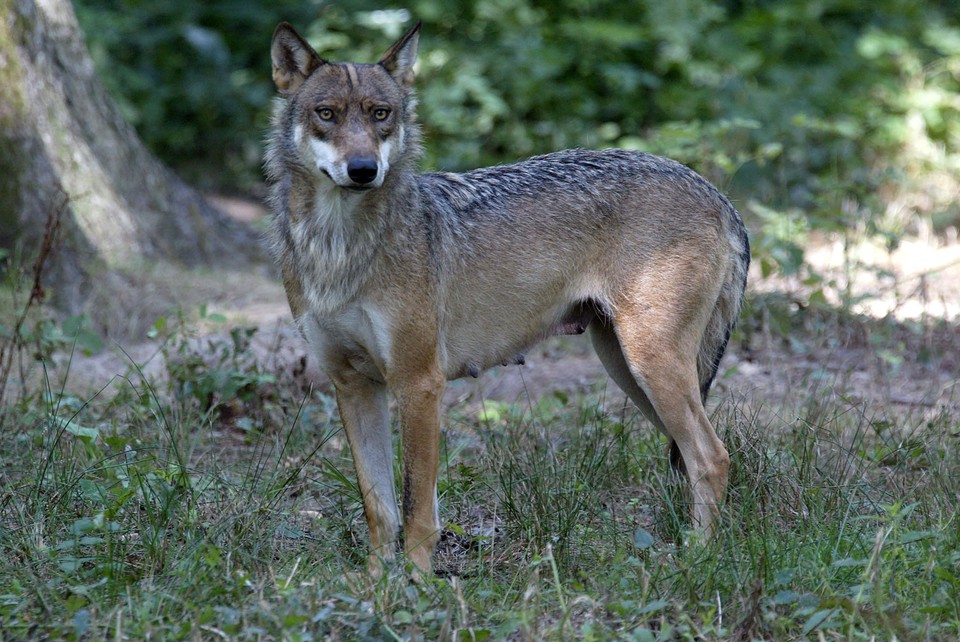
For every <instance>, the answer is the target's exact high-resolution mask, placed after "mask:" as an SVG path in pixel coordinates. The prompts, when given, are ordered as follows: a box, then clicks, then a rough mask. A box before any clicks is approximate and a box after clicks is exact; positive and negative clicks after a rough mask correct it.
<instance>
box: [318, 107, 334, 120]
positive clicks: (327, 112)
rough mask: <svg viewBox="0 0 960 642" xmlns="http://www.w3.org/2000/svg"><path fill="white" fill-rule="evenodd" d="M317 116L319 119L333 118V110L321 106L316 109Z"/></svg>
mask: <svg viewBox="0 0 960 642" xmlns="http://www.w3.org/2000/svg"><path fill="white" fill-rule="evenodd" d="M317 116H319V117H320V120H333V110H332V109H330V108H329V107H321V108H320V109H318V110H317Z"/></svg>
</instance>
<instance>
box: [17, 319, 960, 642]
mask: <svg viewBox="0 0 960 642" xmlns="http://www.w3.org/2000/svg"><path fill="white" fill-rule="evenodd" d="M245 339H249V334H247V333H239V334H238V333H234V334H233V335H231V338H230V339H224V340H223V341H222V342H221V343H217V344H209V343H208V344H206V348H205V350H207V352H208V354H207V361H206V363H207V364H208V365H206V366H205V365H204V362H203V361H202V360H198V359H197V357H198V355H197V354H196V353H195V352H191V351H190V350H189V349H188V348H187V347H185V346H186V344H185V343H184V342H183V341H182V340H181V339H179V338H177V337H173V338H172V339H171V341H170V342H168V344H167V348H166V350H167V354H168V355H169V356H172V357H174V358H173V359H172V362H174V363H175V364H176V365H173V366H171V367H170V369H169V373H168V374H169V375H170V379H169V382H168V383H166V384H164V385H163V387H162V389H161V388H158V386H156V385H150V384H148V383H146V382H144V381H143V380H142V378H141V377H140V376H139V375H138V372H137V370H136V368H132V369H131V372H130V373H129V376H128V377H127V378H126V379H121V380H118V381H116V382H113V385H112V387H111V392H110V393H109V395H108V394H107V393H106V392H104V393H102V394H98V395H94V396H91V397H90V398H77V397H75V396H72V395H71V394H70V392H69V391H63V390H59V389H58V388H57V384H56V382H54V381H49V382H48V383H47V385H46V386H45V387H44V389H43V390H42V391H37V392H35V393H34V394H32V395H27V396H26V397H25V398H23V399H21V400H19V401H18V402H17V403H16V405H12V406H9V407H8V408H6V412H5V413H4V419H3V421H4V428H3V431H2V433H0V471H2V477H0V550H2V551H3V555H2V557H0V631H2V637H3V639H5V640H7V639H9V640H15V639H76V640H80V639H105V638H110V639H137V640H139V639H237V640H247V639H252V640H268V639H283V640H310V639H313V640H316V639H328V638H329V639H374V640H382V639H387V640H389V639H446V640H482V639H491V640H494V639H521V640H522V639H531V640H539V639H550V640H570V639H583V640H605V639H618V640H727V639H734V640H752V639H764V640H796V639H800V640H802V639H809V640H823V639H825V640H893V639H897V640H954V639H957V638H958V637H960V517H958V512H957V508H956V506H957V502H958V499H960V453H958V446H960V440H958V439H957V434H958V431H960V417H958V416H957V415H956V414H952V413H951V412H949V411H948V410H943V411H941V412H940V413H939V414H934V415H930V416H925V417H922V416H921V415H920V414H919V413H913V414H910V413H907V414H906V415H904V414H900V415H894V414H892V413H886V412H885V413H883V414H877V415H876V416H874V415H872V414H871V412H875V411H871V410H869V409H868V408H867V407H865V406H862V405H858V404H856V403H853V402H850V401H845V400H844V399H843V398H842V397H838V396H835V395H832V394H830V391H829V390H827V389H823V388H811V389H808V390H798V391H796V392H795V394H794V396H793V401H791V402H790V403H789V404H784V405H783V406H782V407H775V408H771V407H768V406H765V405H763V400H762V399H735V398H728V399H723V400H721V402H720V404H719V406H715V408H716V410H715V411H714V414H713V418H714V421H715V424H716V426H717V427H718V431H719V432H720V434H721V437H722V438H723V439H724V441H725V442H726V443H727V445H728V448H729V450H730V452H731V464H732V468H731V487H730V495H729V498H728V501H727V503H726V505H725V507H724V510H723V514H722V525H721V527H720V529H719V534H718V536H717V537H716V538H714V539H712V540H709V541H700V540H698V538H697V537H696V535H695V534H693V533H691V532H690V531H689V530H688V526H689V523H688V519H687V514H688V510H687V506H686V501H687V498H686V493H685V490H684V484H683V483H682V482H681V481H678V480H677V479H675V478H674V476H673V474H672V473H670V472H669V466H668V462H667V458H666V450H665V444H664V441H663V439H662V438H661V437H660V436H659V435H657V434H656V433H655V432H654V431H652V429H651V428H650V426H649V425H648V424H646V423H645V422H644V421H642V420H640V419H638V418H637V416H636V414H635V413H634V412H633V411H632V410H631V409H630V408H629V407H627V408H623V407H619V406H617V405H616V404H614V403H612V402H609V401H607V402H606V403H602V402H603V401H604V399H603V397H602V396H596V395H593V396H587V397H584V398H577V399H570V398H567V397H565V396H563V395H554V396H548V397H546V398H544V399H535V400H530V401H529V403H526V404H524V405H522V406H507V405H502V404H492V405H488V406H487V408H486V410H485V411H484V412H483V413H481V415H480V416H471V415H469V414H464V412H463V411H459V412H458V411H454V412H451V413H450V416H449V421H448V428H447V429H446V430H445V434H444V445H443V450H442V453H443V458H442V459H443V461H442V466H441V468H442V470H441V479H440V493H441V520H442V521H444V522H445V523H446V524H447V529H446V532H445V534H444V538H443V540H442V542H441V544H440V547H439V550H438V553H437V571H438V574H437V577H436V578H433V579H429V580H426V581H424V582H422V583H420V584H413V583H410V582H408V581H407V580H406V579H405V575H404V574H403V572H402V570H400V569H398V570H397V571H396V572H395V573H393V574H392V575H391V576H389V577H387V578H385V579H383V580H381V581H379V582H377V583H371V582H370V580H369V579H368V578H366V577H365V576H364V574H363V568H364V566H365V563H364V560H365V555H366V551H365V539H366V526H365V523H364V520H363V517H362V508H361V503H360V498H359V495H358V490H357V487H356V484H355V481H354V477H353V472H352V465H351V461H350V456H349V451H348V449H347V448H346V447H345V445H344V444H345V440H344V438H343V436H342V432H341V431H340V428H339V424H338V423H337V421H336V418H335V416H334V413H333V404H332V401H331V400H330V399H329V397H327V396H326V395H324V394H322V393H319V392H309V393H303V392H302V391H301V390H300V389H299V388H298V387H296V386H295V385H292V384H291V382H289V381H286V380H284V379H283V378H282V377H281V376H279V375H278V376H277V377H273V376H269V375H270V374H271V373H265V372H262V371H261V370H260V369H259V367H258V366H256V365H255V364H251V363H250V362H249V361H248V360H245V359H244V358H242V357H243V353H244V351H245V350H246V347H247V343H246V341H245ZM278 379H279V380H278ZM197 382H202V383H203V387H202V388H198V386H197ZM103 383H104V384H107V383H109V382H103ZM191 383H192V384H194V385H189V384H191ZM397 477H398V479H399V477H400V475H399V471H397Z"/></svg>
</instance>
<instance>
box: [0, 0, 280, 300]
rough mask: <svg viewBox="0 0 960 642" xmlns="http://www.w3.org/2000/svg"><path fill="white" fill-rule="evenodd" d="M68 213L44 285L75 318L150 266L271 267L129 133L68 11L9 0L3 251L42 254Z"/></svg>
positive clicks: (0, 221)
mask: <svg viewBox="0 0 960 642" xmlns="http://www.w3.org/2000/svg"><path fill="white" fill-rule="evenodd" d="M63 203H66V206H65V207H64V208H63V210H62V211H63V216H62V220H61V224H60V234H59V237H60V238H59V244H58V247H57V249H56V251H55V252H54V253H53V255H52V265H51V266H50V269H49V271H48V272H47V275H46V286H47V288H48V289H49V290H50V291H51V292H52V293H53V295H54V299H53V300H54V303H55V304H56V305H57V306H58V307H60V308H62V309H64V310H67V311H70V312H77V311H79V310H83V309H89V307H90V294H89V293H90V292H91V290H93V289H96V288H92V287H91V286H92V285H94V284H96V285H98V286H103V285H106V286H107V291H109V290H111V289H113V288H117V287H123V285H124V280H125V278H126V279H127V280H129V278H128V277H129V275H131V274H135V273H136V271H137V270H138V269H139V268H140V267H142V266H143V265H145V264H150V263H151V262H155V261H162V260H173V261H176V262H178V263H181V264H183V265H187V266H193V265H227V266H239V265H241V264H244V263H246V262H248V261H249V260H251V259H256V260H259V259H262V258H263V257H264V252H263V250H262V249H261V248H260V244H259V242H258V238H257V235H256V234H255V233H254V232H253V231H252V230H250V229H248V228H246V227H244V226H242V225H241V224H239V223H236V222H234V221H232V220H231V219H229V218H228V217H226V216H225V215H224V214H222V213H221V212H220V211H218V210H216V209H215V208H213V207H212V206H211V205H209V204H208V203H207V202H206V201H205V200H204V199H203V198H202V197H201V196H200V195H199V194H198V193H196V192H195V191H194V190H192V189H191V188H190V187H188V186H187V185H186V184H185V183H183V182H182V181H181V180H180V179H178V178H177V177H176V176H175V175H174V174H173V173H172V172H171V171H170V170H168V169H167V168H166V167H165V166H163V165H162V164H161V163H160V162H159V161H157V160H156V159H155V158H154V157H153V156H152V155H151V154H150V152H148V151H147V149H146V148H145V147H144V145H143V144H142V143H141V141H140V139H139V138H138V137H137V135H136V133H135V131H134V130H133V128H132V127H130V126H129V125H128V124H127V123H126V122H124V120H123V118H122V117H121V115H120V113H119V110H118V109H117V108H116V107H115V106H114V104H113V102H112V101H111V100H110V97H109V96H108V94H107V92H106V90H105V88H104V87H103V85H101V83H100V81H99V80H98V78H97V76H96V73H95V71H94V66H93V62H92V60H91V58H90V56H89V54H88V52H87V50H86V45H85V43H84V39H83V35H82V33H81V31H80V28H79V26H78V24H77V20H76V16H75V14H74V12H73V8H72V6H71V5H70V3H69V0H0V247H6V248H10V247H12V246H13V245H14V244H15V243H17V242H23V244H24V246H26V247H36V246H37V244H38V243H39V242H40V239H41V237H42V235H43V230H44V224H45V222H46V220H47V218H48V216H49V215H50V214H51V213H53V212H56V211H58V209H60V208H61V206H62V205H63ZM124 275H126V277H125V276H124ZM101 289H102V288H101Z"/></svg>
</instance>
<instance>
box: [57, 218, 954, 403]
mask: <svg viewBox="0 0 960 642" xmlns="http://www.w3.org/2000/svg"><path fill="white" fill-rule="evenodd" d="M218 205H219V206H221V207H224V208H225V209H230V210H231V211H236V212H238V216H240V217H242V218H244V219H246V220H255V219H258V218H260V217H261V216H262V215H263V208H262V206H260V205H258V204H251V203H243V202H235V201H231V200H223V199H221V201H218ZM808 256H809V258H810V260H811V262H812V263H813V264H814V266H815V269H816V270H817V271H818V272H820V273H821V274H824V275H826V276H827V277H828V282H830V283H832V284H833V285H832V286H831V287H828V288H827V289H826V296H827V298H828V300H833V301H839V300H840V298H841V295H842V294H843V293H844V291H845V292H846V294H847V295H848V296H850V295H852V296H853V298H854V299H855V300H856V301H857V302H856V303H855V304H854V305H853V306H852V309H853V311H854V312H856V313H858V314H859V315H863V316H861V317H858V319H857V320H856V321H855V322H852V321H851V322H844V321H842V320H833V321H823V322H819V321H817V320H816V319H814V321H813V322H801V323H799V324H796V323H795V324H794V326H795V329H794V330H789V331H787V332H786V333H785V332H784V331H783V329H782V328H780V329H779V330H777V331H772V330H771V327H770V319H769V318H768V317H769V311H768V310H766V309H764V310H761V311H760V312H759V313H755V314H754V316H759V317H760V318H751V319H744V320H743V321H742V326H743V325H745V326H746V327H745V331H742V332H741V335H743V336H744V337H745V338H744V339H742V340H740V341H734V342H732V343H731V346H730V348H729V350H728V352H727V356H726V357H725V359H724V361H723V363H722V366H721V370H720V376H719V377H718V379H717V383H716V386H715V389H714V393H713V395H712V397H713V399H723V398H728V399H729V398H735V399H741V400H742V399H747V400H755V401H757V402H758V403H760V404H762V405H765V406H768V407H783V406H784V404H786V406H787V407H789V406H791V405H793V403H792V402H795V401H797V400H798V396H799V395H800V394H801V391H804V392H803V394H804V395H806V394H809V392H808V391H809V390H810V389H814V390H820V391H823V394H831V395H837V396H841V397H843V398H846V399H849V400H850V401H851V402H855V403H863V404H869V405H876V406H877V407H885V408H890V407H893V408H900V409H902V410H904V411H910V410H913V409H921V410H923V411H924V412H937V411H938V409H939V408H942V407H944V406H947V407H950V408H957V407H960V356H958V355H960V338H958V330H957V325H956V323H957V321H958V320H960V244H957V243H956V242H955V241H954V242H951V243H946V244H944V243H938V242H936V241H927V242H922V241H919V240H912V241H905V242H903V243H901V244H900V246H899V247H898V248H897V249H896V250H895V251H892V252H891V251H887V250H884V249H882V248H879V247H877V246H873V245H870V244H862V245H860V246H857V247H855V248H853V249H851V248H849V247H847V248H844V247H843V246H842V245H840V244H837V243H832V242H822V243H820V244H818V246H817V247H815V248H812V249H810V250H809V252H808ZM161 274H162V278H163V281H164V283H163V288H164V290H165V291H169V292H168V295H167V296H168V297H169V298H170V299H172V300H176V301H178V302H179V303H180V305H181V307H182V308H183V309H184V310H187V311H195V310H196V309H198V308H199V307H200V306H201V305H205V306H206V307H207V310H208V313H216V314H220V315H223V316H224V317H226V318H227V319H228V325H230V326H237V325H249V326H256V327H258V328H259V332H258V333H257V334H256V336H255V337H254V340H253V343H252V345H251V350H252V354H253V358H254V359H256V361H257V362H259V364H260V365H261V367H262V368H264V369H266V370H268V371H275V372H277V373H278V374H283V375H285V376H289V377H292V378H294V379H297V380H299V381H301V382H302V383H303V385H304V389H306V388H307V387H308V386H309V385H310V383H311V382H312V383H313V384H315V385H316V386H317V387H319V388H321V389H329V388H330V384H329V382H328V381H327V379H326V377H325V376H324V375H323V374H322V373H321V372H320V371H319V370H318V369H317V366H316V361H315V359H314V358H313V357H312V356H311V355H310V354H309V351H308V348H307V346H306V343H305V342H304V340H303V338H302V337H301V336H300V335H299V333H298V332H297V331H296V330H295V328H294V327H293V325H292V322H291V320H290V313H289V310H288V308H287V304H286V300H285V298H284V295H283V292H282V288H281V287H280V285H279V283H278V282H277V281H276V280H275V279H272V278H271V277H269V276H266V275H263V274H253V273H251V274H240V273H229V274H220V273H213V274H211V273H205V274H185V273H176V274H168V273H165V272H162V273H161ZM751 288H752V290H753V292H754V294H755V295H756V298H758V299H760V300H762V299H763V296H764V295H765V293H769V292H771V291H777V292H781V293H782V292H786V293H787V297H786V298H787V300H788V301H792V303H788V304H787V308H790V306H794V310H793V312H794V313H795V312H796V311H798V310H801V309H802V308H803V307H804V305H805V304H804V296H805V286H803V285H802V284H800V283H797V282H791V281H789V280H783V281H779V282H777V281H773V280H770V279H767V280H762V279H760V278H759V275H758V274H752V275H751ZM831 288H832V289H831ZM861 294H869V296H863V297H860V295H861ZM781 312H782V311H781ZM786 313H787V314H790V313H791V311H790V310H789V309H788V310H787V312H786ZM801 316H802V315H801ZM197 328H198V330H197V332H196V333H195V336H194V337H193V338H191V339H190V341H191V342H193V343H192V346H193V347H194V348H195V349H196V350H198V351H200V352H202V350H203V346H204V344H205V343H206V344H211V343H213V342H216V341H225V340H226V337H227V336H228V332H227V329H226V326H225V325H223V324H220V325H217V324H209V323H208V324H203V323H200V324H199V325H198V326H197ZM132 363H136V364H137V365H138V366H139V367H140V368H141V369H142V371H143V373H144V374H145V376H147V377H148V378H149V379H152V380H154V381H156V382H157V383H158V384H162V383H163V378H164V377H165V373H166V371H167V368H166V366H165V364H164V363H163V355H162V354H161V351H160V349H159V344H158V342H157V341H156V340H153V341H144V342H139V343H134V344H130V345H125V346H123V348H121V347H120V346H113V347H111V348H110V349H107V350H105V351H103V352H102V353H100V354H98V355H93V356H78V355H75V356H74V357H73V359H72V362H70V363H69V368H67V367H66V360H65V359H62V360H61V365H62V368H61V372H67V370H68V375H64V374H61V376H67V377H68V379H67V387H68V388H69V389H72V390H77V391H83V390H86V391H90V392H92V391H96V390H99V389H100V388H101V387H102V386H104V384H105V383H106V382H108V381H110V380H111V379H112V378H114V377H117V376H122V375H124V374H126V373H129V372H130V370H131V365H132ZM161 389H162V388H161ZM107 392H109V390H108V391H107ZM555 392H560V393H563V394H567V395H573V396H577V395H595V396H596V398H598V399H600V400H603V401H604V402H605V403H607V404H608V405H609V406H610V407H611V408H612V407H615V406H622V405H623V403H624V400H623V395H622V393H621V392H620V391H619V389H618V388H617V386H616V385H615V384H613V383H612V382H611V381H610V380H609V379H608V378H607V377H606V374H605V372H604V370H603V366H602V365H601V364H600V362H599V360H598V359H597V357H596V356H595V355H594V354H593V351H592V349H591V347H590V345H589V340H588V339H587V338H586V337H557V338H554V339H551V340H549V341H547V342H544V343H543V344H542V345H540V346H538V347H536V348H535V349H533V350H531V351H530V352H529V353H528V354H527V355H526V364H525V365H524V366H507V367H501V368H494V369H492V370H490V371H488V372H486V373H484V374H483V375H481V376H480V377H479V378H478V379H465V380H460V381H454V382H451V383H450V385H449V387H448V389H447V392H446V397H445V401H446V403H447V405H448V406H463V407H465V408H466V409H467V411H468V412H469V411H471V410H474V409H479V408H480V407H481V404H482V400H493V401H499V402H505V403H513V402H518V401H519V402H521V403H529V402H530V401H531V400H536V399H539V398H540V397H542V396H543V395H545V394H550V393H555Z"/></svg>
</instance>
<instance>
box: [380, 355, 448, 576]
mask: <svg viewBox="0 0 960 642" xmlns="http://www.w3.org/2000/svg"><path fill="white" fill-rule="evenodd" d="M445 386H446V377H445V376H444V375H443V373H442V372H441V371H440V370H439V368H430V369H428V370H426V371H421V372H413V373H409V374H408V375H407V376H401V377H400V378H398V379H395V380H394V381H392V382H391V388H392V389H393V391H394V394H395V395H396V397H397V406H398V409H399V413H400V423H401V427H402V435H403V538H404V547H405V549H406V552H407V556H408V557H409V558H410V561H412V562H413V564H414V566H416V568H417V569H418V570H419V572H421V573H423V574H426V575H429V574H430V572H431V563H430V558H431V556H432V555H433V549H434V547H435V546H436V544H437V540H438V539H439V538H440V520H439V517H438V512H437V468H438V466H439V463H440V400H441V397H442V396H443V389H444V387H445Z"/></svg>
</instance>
